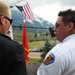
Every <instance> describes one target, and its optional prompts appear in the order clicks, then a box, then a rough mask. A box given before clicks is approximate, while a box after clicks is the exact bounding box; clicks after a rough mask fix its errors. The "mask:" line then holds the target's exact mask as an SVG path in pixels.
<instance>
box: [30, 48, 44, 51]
mask: <svg viewBox="0 0 75 75" xmlns="http://www.w3.org/2000/svg"><path fill="white" fill-rule="evenodd" d="M30 52H43V50H42V49H40V48H34V49H33V50H30Z"/></svg>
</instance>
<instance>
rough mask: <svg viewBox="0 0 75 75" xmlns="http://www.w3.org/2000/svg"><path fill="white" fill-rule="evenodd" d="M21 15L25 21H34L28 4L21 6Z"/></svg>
mask: <svg viewBox="0 0 75 75" xmlns="http://www.w3.org/2000/svg"><path fill="white" fill-rule="evenodd" d="M23 10H24V11H23V14H24V17H25V19H29V20H34V15H33V12H32V11H31V8H30V6H29V4H28V2H27V3H26V4H25V5H24V6H23Z"/></svg>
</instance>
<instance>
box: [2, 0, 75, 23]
mask: <svg viewBox="0 0 75 75" xmlns="http://www.w3.org/2000/svg"><path fill="white" fill-rule="evenodd" d="M3 1H6V2H8V0H3ZM16 1H18V0H9V3H8V4H10V3H14V2H16ZM21 1H22V0H21ZM24 1H25V0H24ZM26 1H27V2H28V3H29V5H30V7H31V9H32V11H33V13H35V14H37V15H38V16H40V17H42V18H44V19H46V20H48V21H49V22H51V23H53V24H55V22H56V19H57V14H58V12H59V11H60V10H65V9H69V8H72V9H75V0H26ZM20 4H24V2H21V3H20Z"/></svg>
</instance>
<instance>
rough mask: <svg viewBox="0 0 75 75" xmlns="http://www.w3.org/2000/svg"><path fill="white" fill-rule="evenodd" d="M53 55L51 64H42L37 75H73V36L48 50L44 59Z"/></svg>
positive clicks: (74, 60) (74, 70)
mask: <svg viewBox="0 0 75 75" xmlns="http://www.w3.org/2000/svg"><path fill="white" fill-rule="evenodd" d="M51 54H53V56H52V57H53V59H52V62H51V61H50V62H49V63H47V64H45V63H42V64H41V66H40V67H39V69H38V71H37V75H75V34H73V35H70V36H68V37H67V38H65V39H64V40H63V42H62V43H60V44H57V45H56V46H55V47H54V48H53V49H52V50H50V51H49V52H48V53H47V55H46V57H45V59H46V58H47V57H48V56H49V55H51Z"/></svg>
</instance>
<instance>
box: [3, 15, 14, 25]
mask: <svg viewBox="0 0 75 75" xmlns="http://www.w3.org/2000/svg"><path fill="white" fill-rule="evenodd" d="M4 17H5V18H6V19H7V20H8V21H9V22H10V24H12V21H13V19H9V18H8V17H6V16H4Z"/></svg>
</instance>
